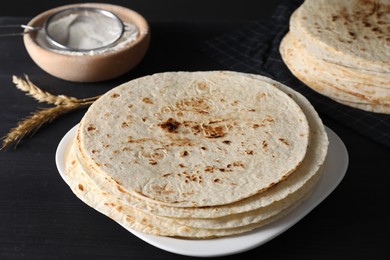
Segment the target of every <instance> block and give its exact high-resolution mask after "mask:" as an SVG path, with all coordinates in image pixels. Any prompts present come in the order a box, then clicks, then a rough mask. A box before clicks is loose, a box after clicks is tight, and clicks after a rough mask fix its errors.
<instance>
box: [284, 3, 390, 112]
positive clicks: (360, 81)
mask: <svg viewBox="0 0 390 260" xmlns="http://www.w3.org/2000/svg"><path fill="white" fill-rule="evenodd" d="M280 53H281V55H282V58H283V60H284V62H285V63H286V65H287V66H288V68H289V69H290V70H291V72H292V73H293V74H294V75H295V76H296V77H297V78H299V79H300V80H301V81H303V82H304V83H305V84H306V85H307V86H309V87H310V88H312V89H314V90H315V91H317V92H319V93H321V94H323V95H326V96H328V97H330V98H332V99H334V100H335V101H337V102H339V103H342V104H345V105H348V106H351V107H355V108H359V109H363V110H366V111H371V112H377V113H386V114H390V1H388V0H371V1H365V0H341V1H340V0H306V1H305V2H304V3H303V4H302V5H301V6H300V7H299V8H298V9H297V10H296V11H295V12H294V13H293V15H292V16H291V18H290V27H289V32H288V34H287V35H286V36H285V37H284V39H283V40H282V42H281V45H280Z"/></svg>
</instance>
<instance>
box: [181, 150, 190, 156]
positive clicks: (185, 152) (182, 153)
mask: <svg viewBox="0 0 390 260" xmlns="http://www.w3.org/2000/svg"><path fill="white" fill-rule="evenodd" d="M188 155H189V152H187V151H182V152H180V156H181V157H186V156H188Z"/></svg>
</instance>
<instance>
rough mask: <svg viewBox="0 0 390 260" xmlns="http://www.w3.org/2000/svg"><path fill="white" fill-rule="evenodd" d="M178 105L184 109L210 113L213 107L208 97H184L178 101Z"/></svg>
mask: <svg viewBox="0 0 390 260" xmlns="http://www.w3.org/2000/svg"><path fill="white" fill-rule="evenodd" d="M176 107H177V108H178V109H180V110H183V111H191V112H195V113H199V114H205V115H208V114H209V113H210V111H211V109H212V107H211V106H210V104H209V103H208V102H207V99H206V98H202V97H199V98H198V97H193V98H184V99H181V100H179V101H178V102H176Z"/></svg>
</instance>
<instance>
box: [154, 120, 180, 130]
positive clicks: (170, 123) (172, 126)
mask: <svg viewBox="0 0 390 260" xmlns="http://www.w3.org/2000/svg"><path fill="white" fill-rule="evenodd" d="M158 126H160V127H161V128H162V129H163V130H165V131H167V132H168V133H176V130H177V129H178V128H179V126H180V123H179V122H177V121H176V120H175V119H173V118H169V119H168V120H167V121H165V122H163V123H160V124H158Z"/></svg>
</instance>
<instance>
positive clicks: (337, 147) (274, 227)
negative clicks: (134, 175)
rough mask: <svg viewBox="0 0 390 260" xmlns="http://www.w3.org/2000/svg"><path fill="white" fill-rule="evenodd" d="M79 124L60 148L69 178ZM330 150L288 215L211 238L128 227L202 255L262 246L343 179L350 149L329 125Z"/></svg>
mask: <svg viewBox="0 0 390 260" xmlns="http://www.w3.org/2000/svg"><path fill="white" fill-rule="evenodd" d="M76 129H77V126H75V127H73V128H72V129H71V130H70V131H69V132H68V133H67V134H66V135H65V136H64V137H63V138H62V140H61V142H60V143H59V145H58V148H57V152H56V163H57V168H58V171H59V172H60V174H61V176H62V178H63V179H64V180H65V182H66V178H65V175H64V170H65V158H66V154H67V149H68V148H69V143H70V141H71V140H72V139H73V138H74V136H75V134H76ZM326 131H327V133H328V136H329V152H328V156H327V158H326V160H325V163H324V174H323V176H322V177H321V179H320V181H319V183H318V185H317V186H316V187H315V189H314V191H313V193H312V194H311V196H310V197H309V198H308V199H306V200H305V201H304V202H303V203H301V204H300V205H299V206H298V207H297V208H296V209H294V210H293V211H292V212H291V213H289V214H288V215H287V216H285V217H283V218H281V219H279V220H277V221H275V222H273V223H271V224H269V225H267V226H264V227H262V228H259V229H256V230H254V231H252V232H249V233H245V234H242V235H237V236H231V237H226V238H218V239H207V240H185V239H177V238H168V237H159V236H152V235H148V234H144V233H141V232H137V231H135V230H131V229H128V230H129V231H130V232H131V233H132V234H134V235H135V236H137V237H139V238H140V239H142V240H144V241H146V242H147V243H149V244H151V245H153V246H156V247H158V248H161V249H163V250H166V251H169V252H173V253H177V254H182V255H188V256H198V257H215V256H224V255H230V254H236V253H240V252H244V251H247V250H250V249H252V248H255V247H258V246H260V245H262V244H264V243H266V242H268V241H269V240H271V239H273V238H275V237H276V236H278V235H280V234H281V233H283V232H284V231H286V230H287V229H289V228H290V227H291V226H293V225H294V224H295V223H297V222H298V221H299V220H301V219H302V218H303V217H304V216H306V215H307V214H308V213H309V212H310V211H311V210H313V209H314V208H315V207H316V206H317V205H318V204H320V203H321V202H322V201H323V200H324V199H325V198H326V197H327V196H328V195H329V194H330V193H331V192H332V191H333V190H334V189H335V188H336V187H337V185H338V184H339V183H340V182H341V180H342V179H343V177H344V175H345V173H346V171H347V167H348V152H347V149H346V148H345V146H344V143H343V142H342V141H341V139H340V138H339V137H338V136H337V135H336V134H335V133H334V132H333V131H332V130H330V129H329V128H326Z"/></svg>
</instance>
